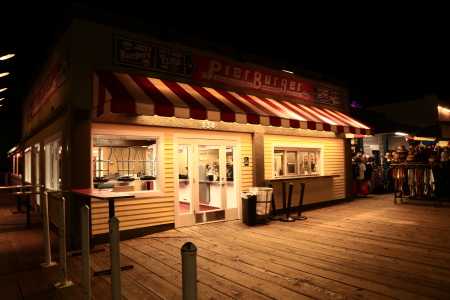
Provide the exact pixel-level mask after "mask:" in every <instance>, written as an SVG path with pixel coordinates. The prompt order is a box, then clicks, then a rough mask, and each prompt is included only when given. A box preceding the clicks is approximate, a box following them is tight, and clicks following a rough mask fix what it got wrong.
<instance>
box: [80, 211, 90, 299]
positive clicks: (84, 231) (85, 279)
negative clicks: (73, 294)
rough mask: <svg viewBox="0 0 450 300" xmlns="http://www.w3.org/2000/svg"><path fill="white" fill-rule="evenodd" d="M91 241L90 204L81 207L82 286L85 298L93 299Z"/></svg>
mask: <svg viewBox="0 0 450 300" xmlns="http://www.w3.org/2000/svg"><path fill="white" fill-rule="evenodd" d="M89 254H90V241H89V206H87V205H85V206H83V207H82V208H81V262H82V270H81V271H82V287H83V300H90V299H91V277H90V270H91V265H90V261H89Z"/></svg>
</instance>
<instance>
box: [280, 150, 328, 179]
mask: <svg viewBox="0 0 450 300" xmlns="http://www.w3.org/2000/svg"><path fill="white" fill-rule="evenodd" d="M321 152H322V149H320V148H305V147H274V153H273V154H274V159H273V170H274V175H275V177H289V176H308V175H321V169H322V166H321Z"/></svg>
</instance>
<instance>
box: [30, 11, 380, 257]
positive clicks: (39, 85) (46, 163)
mask: <svg viewBox="0 0 450 300" xmlns="http://www.w3.org/2000/svg"><path fill="white" fill-rule="evenodd" d="M72 10H73V11H72V15H71V18H69V20H68V22H67V23H66V26H65V27H64V28H65V29H64V30H63V31H62V33H61V35H60V36H59V37H58V38H57V39H56V41H55V44H54V45H53V47H52V50H51V52H50V53H49V54H48V56H47V57H46V60H45V62H44V64H43V67H42V69H41V70H40V73H39V76H38V77H36V78H35V81H34V84H33V86H32V87H31V88H30V90H29V91H28V94H27V95H28V96H27V97H26V99H25V102H24V105H23V107H24V111H23V143H22V149H23V158H24V164H23V166H24V174H25V175H24V177H23V178H22V179H21V180H22V181H24V182H25V181H26V182H30V183H41V184H45V187H46V188H47V189H52V190H58V189H63V190H71V189H85V188H95V187H98V186H99V185H102V184H108V185H109V186H111V187H112V186H113V189H114V190H115V191H117V192H131V193H134V194H135V195H136V198H134V199H132V200H129V199H128V200H118V201H117V202H116V205H115V209H116V216H117V217H118V218H119V220H120V228H121V231H122V233H121V237H122V238H130V237H136V236H140V235H145V234H149V233H152V232H157V231H162V230H166V229H169V228H174V227H180V226H187V225H194V224H200V223H204V222H211V221H219V220H233V219H239V218H241V217H242V213H241V192H242V191H244V190H248V189H249V188H250V187H254V186H264V185H267V184H268V183H272V184H273V186H274V191H275V196H276V203H277V207H278V208H281V203H282V202H281V198H280V188H279V187H280V182H282V181H283V180H289V182H294V183H295V184H296V187H295V189H294V199H295V197H296V195H297V194H298V187H297V185H300V181H299V178H300V179H302V180H306V179H308V180H307V191H306V193H305V200H304V204H312V203H321V202H328V201H334V200H346V199H350V198H352V197H353V193H352V186H351V155H350V153H351V150H350V140H349V139H348V137H349V136H350V135H353V134H362V135H370V134H373V130H372V129H371V128H370V127H368V126H366V125H364V124H362V123H360V122H358V121H357V120H355V119H353V118H351V117H350V116H349V114H348V113H349V100H348V90H347V88H346V87H345V86H342V85H331V84H328V83H326V82H322V81H320V76H318V75H316V74H309V73H306V72H303V75H302V74H301V75H297V74H296V75H292V74H288V73H284V72H282V71H281V70H280V69H281V66H282V64H280V63H277V62H270V61H268V60H266V61H264V60H261V58H258V57H254V56H251V55H247V56H246V62H245V63H242V62H237V61H235V60H233V57H234V54H235V53H236V51H235V50H233V49H229V48H226V47H221V46H218V45H215V44H210V43H207V42H204V41H201V40H197V39H195V38H192V37H187V36H184V35H181V34H177V33H175V32H171V33H170V37H171V41H170V42H167V41H163V40H160V39H157V38H156V36H158V34H159V32H160V28H157V27H151V26H149V25H148V24H141V23H138V22H134V21H131V20H128V19H122V18H120V17H117V16H111V15H106V14H102V13H101V12H97V11H96V12H92V11H90V10H89V9H86V8H81V7H78V6H74V7H72ZM262 62H264V63H262ZM346 137H347V138H346ZM291 180H292V181H291ZM100 187H101V186H100ZM66 201H67V204H66V207H67V208H68V209H67V211H68V212H67V224H68V225H67V235H68V241H69V244H70V245H69V246H70V247H72V248H76V247H77V240H78V236H79V232H78V231H79V229H78V224H79V207H80V205H81V204H80V203H81V202H82V201H81V200H80V199H78V198H77V196H76V195H73V194H70V193H69V194H68V195H67V199H66ZM33 205H34V206H35V207H36V208H38V209H39V199H33ZM107 205H108V204H107V203H104V202H101V201H92V209H91V212H92V233H93V234H94V235H96V236H97V237H99V238H101V237H103V236H106V234H107V232H108V229H107V228H108V222H107V221H108V207H107ZM294 206H295V205H294ZM49 209H50V218H51V221H52V223H54V224H57V205H56V199H53V198H50V200H49Z"/></svg>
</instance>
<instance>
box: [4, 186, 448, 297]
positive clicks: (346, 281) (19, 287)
mask: <svg viewBox="0 0 450 300" xmlns="http://www.w3.org/2000/svg"><path fill="white" fill-rule="evenodd" d="M14 210H15V202H14V201H13V199H11V201H9V202H8V201H5V200H4V199H0V224H1V225H0V291H1V295H0V299H8V300H15V299H81V298H82V297H81V286H80V282H81V258H80V257H79V256H72V255H71V253H68V272H69V279H70V280H71V281H72V282H73V283H74V284H75V285H74V286H73V287H68V288H65V289H60V290H57V289H55V288H54V287H53V286H54V284H55V283H58V282H59V269H58V266H52V267H48V268H42V267H41V266H40V263H42V262H44V253H43V240H42V226H41V224H39V223H40V220H39V217H38V216H35V215H34V216H33V226H34V228H33V229H31V230H25V229H24V226H25V214H12V211H14ZM303 215H304V216H307V217H308V219H307V220H305V221H295V222H291V223H284V222H281V221H271V223H270V224H268V225H260V226H254V227H247V226H245V225H243V224H242V222H241V221H231V222H220V223H211V224H206V225H201V226H193V227H186V228H180V229H176V230H170V231H166V232H163V233H158V234H153V235H149V236H145V237H142V238H138V239H133V240H128V241H123V242H121V245H120V247H121V248H120V249H121V254H122V256H121V262H122V265H128V264H133V265H134V268H133V269H131V270H126V271H122V272H121V279H122V299H130V300H131V299H139V300H142V299H182V292H181V287H182V286H181V251H180V248H181V246H182V245H183V244H184V243H186V242H192V243H194V244H195V245H196V247H197V248H198V251H197V253H198V255H197V264H198V268H197V274H198V298H199V299H258V300H259V299H407V300H409V299H450V203H449V202H443V205H442V206H441V207H439V206H438V207H434V205H433V202H428V201H417V200H408V199H404V201H403V203H399V204H394V195H393V194H384V195H368V196H367V197H361V198H357V199H355V201H352V202H347V203H342V204H338V205H334V206H329V207H324V208H317V209H313V210H307V211H304V213H303ZM5 224H6V225H5ZM13 224H17V225H13ZM104 247H106V248H107V247H108V245H104ZM52 248H53V250H52V252H53V253H57V251H58V250H57V238H56V236H55V235H52ZM90 257H91V269H92V270H91V273H93V272H94V271H99V270H103V269H108V268H109V251H108V250H106V251H103V252H98V253H94V254H91V256H90ZM53 258H54V259H53V260H55V261H57V259H58V258H57V255H56V254H53ZM91 286H92V287H91V290H92V299H111V291H110V275H100V276H93V277H91Z"/></svg>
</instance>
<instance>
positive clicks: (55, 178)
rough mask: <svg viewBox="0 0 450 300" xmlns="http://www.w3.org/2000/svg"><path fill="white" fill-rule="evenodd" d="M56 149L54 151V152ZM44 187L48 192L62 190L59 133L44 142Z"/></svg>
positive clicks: (61, 158)
mask: <svg viewBox="0 0 450 300" xmlns="http://www.w3.org/2000/svg"><path fill="white" fill-rule="evenodd" d="M55 149H56V151H55ZM44 162H45V164H44V168H45V180H44V185H45V188H46V189H48V190H60V189H61V188H62V177H61V176H62V170H61V167H62V162H63V157H62V138H61V133H57V134H55V135H54V136H52V137H50V138H48V139H46V140H45V141H44Z"/></svg>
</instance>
